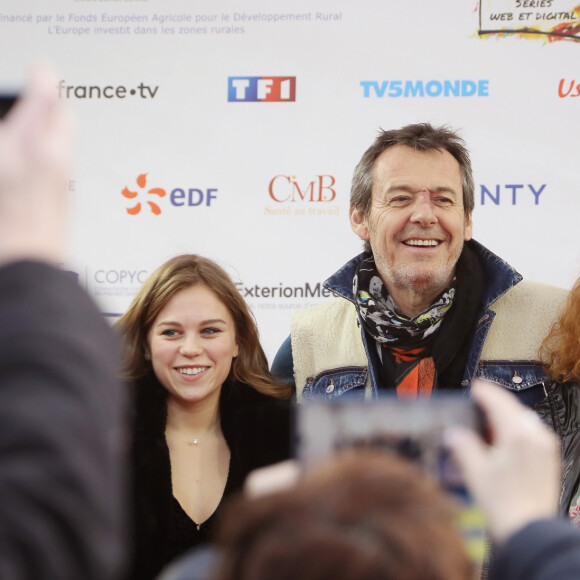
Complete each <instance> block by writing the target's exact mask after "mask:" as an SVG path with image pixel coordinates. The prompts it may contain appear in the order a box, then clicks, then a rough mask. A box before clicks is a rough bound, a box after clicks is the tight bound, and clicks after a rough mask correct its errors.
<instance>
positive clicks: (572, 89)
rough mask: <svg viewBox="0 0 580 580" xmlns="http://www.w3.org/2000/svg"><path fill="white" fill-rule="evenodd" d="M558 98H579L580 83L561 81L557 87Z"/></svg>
mask: <svg viewBox="0 0 580 580" xmlns="http://www.w3.org/2000/svg"><path fill="white" fill-rule="evenodd" d="M558 96H559V97H560V98H561V99H564V98H566V97H580V82H578V81H567V80H566V79H561V80H560V84H559V85H558Z"/></svg>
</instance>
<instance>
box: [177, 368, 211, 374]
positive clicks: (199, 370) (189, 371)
mask: <svg viewBox="0 0 580 580" xmlns="http://www.w3.org/2000/svg"><path fill="white" fill-rule="evenodd" d="M206 369H207V367H196V368H193V369H192V368H182V369H177V370H178V371H179V372H180V373H181V374H182V375H199V373H203V371H205V370H206Z"/></svg>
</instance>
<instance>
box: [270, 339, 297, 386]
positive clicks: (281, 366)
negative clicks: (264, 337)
mask: <svg viewBox="0 0 580 580" xmlns="http://www.w3.org/2000/svg"><path fill="white" fill-rule="evenodd" d="M271 372H272V375H273V376H274V378H275V379H276V380H277V381H280V382H281V383H286V384H289V385H292V386H293V390H296V389H295V388H294V386H295V383H294V361H293V359H292V338H291V337H290V336H288V338H287V339H286V340H285V341H284V342H283V343H282V346H281V347H280V348H279V349H278V352H277V353H276V356H275V357H274V362H273V363H272V369H271Z"/></svg>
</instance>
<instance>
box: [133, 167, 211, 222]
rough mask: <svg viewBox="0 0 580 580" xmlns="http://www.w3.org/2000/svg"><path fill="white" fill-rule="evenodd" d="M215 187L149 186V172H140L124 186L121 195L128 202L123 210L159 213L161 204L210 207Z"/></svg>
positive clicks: (161, 211)
mask: <svg viewBox="0 0 580 580" xmlns="http://www.w3.org/2000/svg"><path fill="white" fill-rule="evenodd" d="M217 194H218V189H217V187H207V188H201V187H174V188H168V187H159V186H157V185H156V186H155V187H149V174H148V173H141V174H140V175H138V176H137V179H136V180H135V184H134V185H131V187H127V186H125V187H124V188H123V190H122V191H121V195H122V196H123V197H124V198H125V199H126V200H127V203H128V204H129V205H128V207H126V208H125V211H126V212H127V213H128V214H129V215H132V216H134V215H137V214H140V213H142V212H143V213H149V214H153V215H156V216H158V215H161V214H162V213H163V207H162V206H163V205H165V206H166V207H167V205H169V206H174V207H179V208H185V207H202V206H205V207H211V205H212V204H213V203H214V202H215V200H216V199H217V197H218V195H217Z"/></svg>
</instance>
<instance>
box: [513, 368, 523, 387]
mask: <svg viewBox="0 0 580 580" xmlns="http://www.w3.org/2000/svg"><path fill="white" fill-rule="evenodd" d="M522 381H523V379H522V377H520V376H519V375H518V371H514V376H513V377H512V383H514V384H516V385H519V384H520V383H521V382H522Z"/></svg>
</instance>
